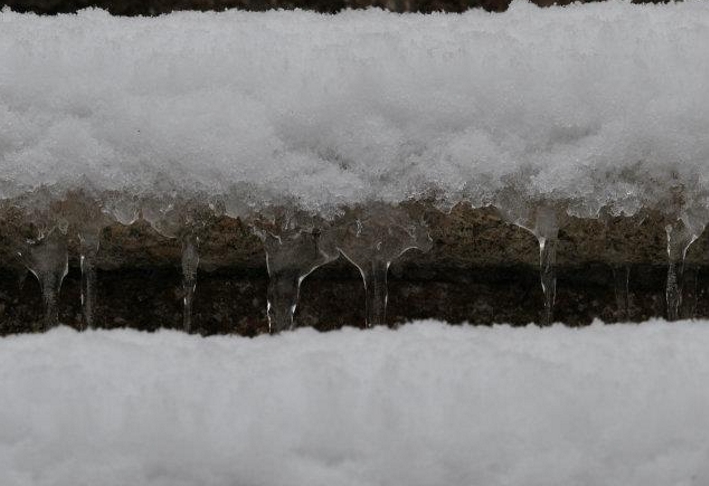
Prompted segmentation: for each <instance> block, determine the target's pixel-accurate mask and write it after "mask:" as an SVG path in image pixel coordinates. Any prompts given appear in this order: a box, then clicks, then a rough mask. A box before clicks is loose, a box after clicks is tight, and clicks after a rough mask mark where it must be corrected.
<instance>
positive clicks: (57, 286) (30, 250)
mask: <svg viewBox="0 0 709 486" xmlns="http://www.w3.org/2000/svg"><path fill="white" fill-rule="evenodd" d="M20 257H21V258H22V259H23V261H24V264H25V265H26V266H27V269H28V270H29V271H30V272H31V273H32V274H33V275H34V276H35V277H36V278H37V280H38V281H39V286H40V289H41V291H42V300H43V304H44V318H43V322H42V330H47V329H49V328H51V327H53V326H55V325H57V324H58V323H59V307H58V301H59V291H60V290H61V286H62V281H63V280H64V277H65V276H66V274H67V272H68V271H69V257H68V251H67V241H66V235H64V234H62V233H61V231H59V230H57V229H53V230H52V231H50V232H49V233H48V234H47V235H46V236H45V237H44V238H42V239H40V240H37V241H34V242H30V243H29V245H28V247H27V249H26V250H25V252H24V253H23V252H20Z"/></svg>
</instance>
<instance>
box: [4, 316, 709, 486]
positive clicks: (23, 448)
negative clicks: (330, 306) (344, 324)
mask: <svg viewBox="0 0 709 486" xmlns="http://www.w3.org/2000/svg"><path fill="white" fill-rule="evenodd" d="M708 326H709V322H684V323H674V324H667V323H664V322H657V321H656V322H650V323H646V324H643V325H639V326H637V325H612V326H604V325H601V324H594V325H592V326H591V327H589V328H585V329H580V330H575V329H571V328H567V327H562V326H554V327H551V328H545V329H540V328H538V327H527V328H518V329H514V328H510V327H507V326H495V327H493V328H486V327H470V326H459V327H451V326H446V325H443V324H441V323H436V322H430V321H429V322H419V323H415V324H412V325H406V326H404V327H403V328H401V329H399V330H397V331H390V330H386V329H381V328H376V329H373V330H367V331H359V330H352V329H346V330H342V331H335V332H330V333H326V334H318V333H317V332H315V331H313V330H308V329H304V330H299V331H296V332H293V333H287V334H283V335H280V336H275V337H271V336H261V337H258V338H255V339H247V338H240V337H224V336H221V337H212V338H207V339H203V338H200V337H197V336H191V335H187V334H183V333H178V332H173V331H161V332H158V333H155V334H146V333H141V332H137V331H129V330H123V331H95V332H86V333H82V334H78V333H76V332H74V331H73V330H70V329H68V328H60V329H55V330H53V331H51V332H49V333H47V334H43V335H18V336H12V337H7V338H3V339H0V471H1V472H0V475H1V476H2V484H3V486H25V485H32V486H41V485H53V486H80V485H92V486H93V485H97V484H100V485H105V486H112V485H116V486H123V485H127V484H130V485H141V486H142V485H165V486H177V485H185V486H187V485H189V486H193V485H194V486H198V485H199V486H205V485H207V486H209V485H247V486H248V485H264V486H266V485H274V486H275V485H313V486H317V485H328V486H330V485H337V486H348V485H361V486H374V485H412V486H416V485H433V484H441V485H448V486H469V485H478V484H479V485H486V486H494V485H509V486H514V485H519V486H534V485H539V486H550V485H552V486H557V485H558V486H573V485H604V486H611V485H618V486H633V485H637V486H655V485H656V486H669V485H697V486H699V485H706V484H709V443H707V436H708V434H709V413H707V410H709V358H708V357H707V356H709V354H708V353H707V350H708V349H709V327H708Z"/></svg>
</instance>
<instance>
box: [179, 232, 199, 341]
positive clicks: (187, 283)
mask: <svg viewBox="0 0 709 486" xmlns="http://www.w3.org/2000/svg"><path fill="white" fill-rule="evenodd" d="M198 247H199V238H197V237H196V236H194V235H193V234H188V235H186V236H184V237H183V238H182V290H183V298H182V303H183V309H182V328H183V330H184V331H185V332H190V331H191V329H192V302H193V300H194V293H195V290H196V289H197V268H198V267H199V251H198Z"/></svg>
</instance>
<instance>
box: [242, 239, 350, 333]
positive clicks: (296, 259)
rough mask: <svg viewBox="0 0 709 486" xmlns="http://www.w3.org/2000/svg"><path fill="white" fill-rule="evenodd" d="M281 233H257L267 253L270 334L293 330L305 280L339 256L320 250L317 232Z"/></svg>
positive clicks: (267, 309)
mask: <svg viewBox="0 0 709 486" xmlns="http://www.w3.org/2000/svg"><path fill="white" fill-rule="evenodd" d="M281 232H282V234H281V235H275V234H273V233H272V232H270V231H256V234H257V235H258V236H259V237H260V238H261V239H262V241H263V244H264V249H265V251H266V269H267V270H268V277H269V283H268V295H267V308H266V311H267V314H268V327H269V331H270V332H271V333H277V332H280V331H285V330H290V329H293V327H294V320H293V319H294V315H295V310H296V308H297V306H298V299H299V298H300V285H301V284H302V283H303V280H304V279H305V277H307V276H308V275H310V274H311V273H312V272H313V271H314V270H315V269H316V268H318V267H320V266H322V265H324V264H326V263H328V262H330V261H332V260H333V259H334V258H336V257H337V256H336V255H334V256H333V255H327V254H325V253H324V252H322V251H321V250H320V248H319V245H318V239H319V236H318V234H316V233H311V232H306V231H299V230H293V229H284V230H282V231H281Z"/></svg>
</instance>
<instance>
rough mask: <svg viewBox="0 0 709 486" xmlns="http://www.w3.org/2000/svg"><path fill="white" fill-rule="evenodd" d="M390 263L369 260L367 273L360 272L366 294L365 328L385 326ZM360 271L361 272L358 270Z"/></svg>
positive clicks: (377, 259)
mask: <svg viewBox="0 0 709 486" xmlns="http://www.w3.org/2000/svg"><path fill="white" fill-rule="evenodd" d="M390 265H391V262H390V261H385V260H382V259H379V258H373V259H372V260H370V264H369V269H368V271H367V272H362V279H363V280H364V290H365V293H366V294H367V296H368V297H367V302H366V304H367V308H366V313H367V315H366V318H367V326H369V327H371V326H379V325H386V320H387V319H386V317H387V300H388V290H387V274H388V273H389V266H390ZM360 271H361V270H360Z"/></svg>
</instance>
